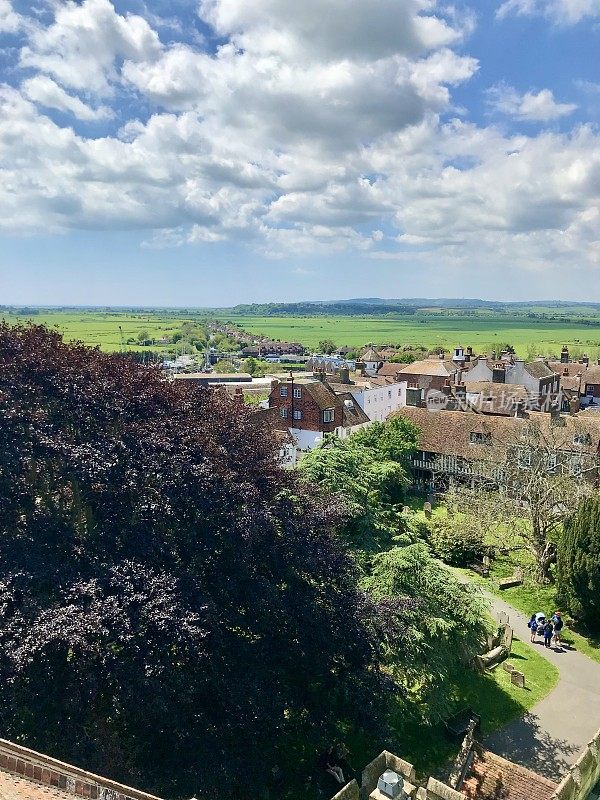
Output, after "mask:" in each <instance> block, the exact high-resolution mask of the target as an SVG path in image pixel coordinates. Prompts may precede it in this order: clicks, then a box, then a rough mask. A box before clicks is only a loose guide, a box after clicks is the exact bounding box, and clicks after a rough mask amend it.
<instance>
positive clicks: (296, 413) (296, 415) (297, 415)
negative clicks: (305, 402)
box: [294, 408, 302, 419]
mask: <svg viewBox="0 0 600 800" xmlns="http://www.w3.org/2000/svg"><path fill="white" fill-rule="evenodd" d="M294 419H302V411H300V410H299V409H296V408H295V409H294Z"/></svg>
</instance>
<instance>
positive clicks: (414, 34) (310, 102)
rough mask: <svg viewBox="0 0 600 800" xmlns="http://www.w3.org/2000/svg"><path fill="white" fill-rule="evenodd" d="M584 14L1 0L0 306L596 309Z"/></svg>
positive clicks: (558, 9)
mask: <svg viewBox="0 0 600 800" xmlns="http://www.w3.org/2000/svg"><path fill="white" fill-rule="evenodd" d="M599 39H600V0H507V2H502V0H479V2H477V3H471V4H469V3H466V4H460V5H454V6H449V5H447V4H444V3H441V2H440V3H436V2H434V0H304V2H303V3H302V4H299V3H297V2H296V0H253V2H252V3H248V2H247V0H200V3H195V2H194V3H192V2H185V0H170V2H163V1H162V0H161V2H156V1H154V2H151V1H150V0H147V2H143V0H127V2H115V3H111V2H110V0H84V2H81V3H75V2H60V1H59V0H55V2H47V3H45V4H44V3H41V4H39V3H36V4H30V3H26V2H21V1H20V0H12V2H11V0H0V81H1V85H0V106H1V107H0V170H1V172H2V175H1V180H0V303H16V304H27V303H29V304H34V303H39V304H87V305H95V304H98V305H100V304H102V305H104V304H114V305H127V304H137V305H147V304H155V305H175V306H177V305H228V304H234V303H239V302H252V301H268V300H297V299H339V298H344V297H356V296H375V295H377V296H382V297H408V296H419V297H422V296H431V297H433V296H438V297H439V296H449V297H452V296H456V297H458V296H468V297H475V296H478V297H485V298H493V299H543V298H548V299H550V298H556V299H574V300H577V299H581V300H586V299H594V300H597V299H598V298H600V279H599V274H600V139H599V130H598V125H599V121H600V119H599V118H600V56H599V55H598V53H599V52H600V48H599V44H600V42H599Z"/></svg>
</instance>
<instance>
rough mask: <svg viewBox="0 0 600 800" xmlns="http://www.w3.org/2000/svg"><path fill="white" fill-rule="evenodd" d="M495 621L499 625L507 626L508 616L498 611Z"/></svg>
mask: <svg viewBox="0 0 600 800" xmlns="http://www.w3.org/2000/svg"><path fill="white" fill-rule="evenodd" d="M496 619H497V620H498V624H499V625H508V614H507V613H506V612H505V611H499V612H498V613H497V614H496Z"/></svg>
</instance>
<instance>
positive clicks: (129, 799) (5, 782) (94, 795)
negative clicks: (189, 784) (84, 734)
mask: <svg viewBox="0 0 600 800" xmlns="http://www.w3.org/2000/svg"><path fill="white" fill-rule="evenodd" d="M74 797H84V798H89V800H107V798H110V799H111V800H158V798H156V797H155V796H154V795H151V794H147V793H146V792H141V791H139V790H138V789H134V788H132V787H130V786H124V785H123V784H121V783H116V782H115V781H112V780H110V779H109V778H102V777H100V776H99V775H94V774H93V773H91V772H87V771H86V770H83V769H80V768H79V767H74V766H72V765H71V764H65V763H64V762H62V761H58V760H57V759H55V758H50V757H49V756H46V755H43V754H42V753H37V752H36V751H35V750H30V749H29V748H27V747H22V746H21V745H18V744H14V743H13V742H8V741H6V740H5V739H0V798H2V800H49V799H50V798H55V800H73V798H74Z"/></svg>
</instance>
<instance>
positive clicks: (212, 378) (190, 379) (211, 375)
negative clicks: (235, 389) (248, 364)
mask: <svg viewBox="0 0 600 800" xmlns="http://www.w3.org/2000/svg"><path fill="white" fill-rule="evenodd" d="M172 379H173V380H174V381H178V382H180V381H181V382H183V383H187V384H195V385H197V386H219V385H221V384H223V383H228V384H231V383H252V375H249V374H248V373H247V372H179V373H177V374H176V375H173V376H172Z"/></svg>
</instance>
